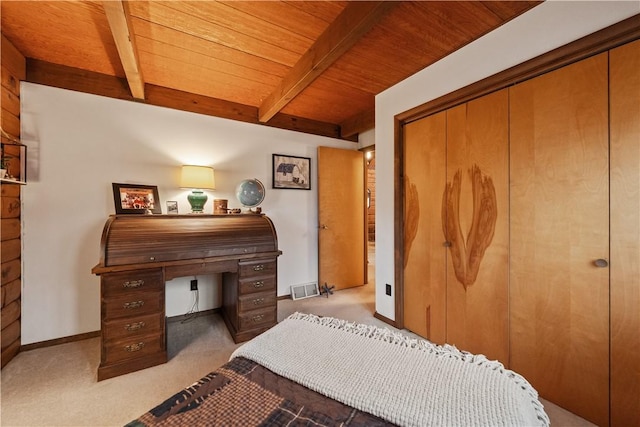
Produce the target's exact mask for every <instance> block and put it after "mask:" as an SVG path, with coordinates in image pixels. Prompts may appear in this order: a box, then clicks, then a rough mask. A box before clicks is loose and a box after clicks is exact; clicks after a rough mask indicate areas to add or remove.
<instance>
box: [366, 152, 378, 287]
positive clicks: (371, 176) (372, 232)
mask: <svg viewBox="0 0 640 427" xmlns="http://www.w3.org/2000/svg"><path fill="white" fill-rule="evenodd" d="M363 151H364V159H365V170H366V191H367V197H366V206H365V212H366V213H367V231H366V233H365V239H366V240H367V241H366V245H367V279H368V280H367V284H368V285H371V287H372V288H373V289H375V261H376V150H375V147H367V148H365V149H364V150H363Z"/></svg>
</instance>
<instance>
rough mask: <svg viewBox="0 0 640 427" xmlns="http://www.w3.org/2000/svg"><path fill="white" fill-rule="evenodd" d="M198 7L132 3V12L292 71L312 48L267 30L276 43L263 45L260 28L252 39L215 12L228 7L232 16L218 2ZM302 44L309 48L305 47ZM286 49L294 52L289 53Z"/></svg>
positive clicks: (307, 44) (170, 3)
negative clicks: (300, 58)
mask: <svg viewBox="0 0 640 427" xmlns="http://www.w3.org/2000/svg"><path fill="white" fill-rule="evenodd" d="M195 5H196V3H193V4H187V2H153V3H149V2H131V3H130V6H131V7H130V11H131V15H132V16H133V17H136V18H140V19H143V20H146V21H150V22H153V23H155V24H158V25H162V26H165V27H170V28H173V29H175V30H178V31H181V32H183V33H186V34H191V35H192V36H195V37H200V38H203V39H205V40H208V41H210V42H214V43H219V44H222V45H224V46H227V47H230V48H233V49H236V50H239V51H241V52H245V53H248V54H251V55H255V56H258V57H260V58H263V59H268V60H270V61H274V62H276V63H279V64H283V65H287V66H289V67H290V66H292V65H293V64H294V63H295V62H296V61H297V59H298V57H299V56H300V54H301V53H302V52H304V51H305V50H306V49H307V48H308V46H310V45H311V40H308V39H307V40H301V39H300V38H299V37H298V38H296V37H294V35H292V37H291V38H292V39H295V42H292V41H287V40H286V39H287V36H285V35H283V32H282V30H281V29H280V30H277V31H274V34H271V35H269V34H267V29H266V28H264V31H265V33H264V36H266V37H271V38H272V40H271V41H269V42H267V41H265V42H263V41H261V40H260V37H257V38H256V35H255V33H254V32H255V31H257V30H259V28H257V27H254V28H252V29H251V28H250V30H251V32H252V33H253V34H252V35H247V34H244V33H242V32H240V31H239V30H238V29H235V28H229V25H233V23H235V21H225V20H224V19H221V17H218V16H216V15H215V12H214V11H213V8H216V9H218V10H220V11H221V10H222V9H221V8H222V7H224V8H226V9H229V10H228V11H227V12H229V11H231V9H230V8H228V7H226V6H224V5H215V4H214V2H197V6H198V9H194V7H195ZM201 8H202V9H201ZM245 16H246V15H245ZM238 24H239V25H242V26H245V27H246V26H247V25H248V24H247V23H246V22H244V23H243V22H238ZM289 34H291V33H289ZM279 41H281V42H282V43H279ZM302 44H304V45H305V46H306V47H303V46H302ZM283 45H286V46H287V47H288V48H290V49H293V50H289V49H288V48H285V47H283Z"/></svg>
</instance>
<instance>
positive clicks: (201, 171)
mask: <svg viewBox="0 0 640 427" xmlns="http://www.w3.org/2000/svg"><path fill="white" fill-rule="evenodd" d="M180 187H182V188H197V189H201V190H215V189H216V180H215V177H214V174H213V168H211V167H208V166H192V165H185V166H182V178H181V180H180Z"/></svg>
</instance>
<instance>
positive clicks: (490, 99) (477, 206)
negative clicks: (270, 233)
mask: <svg viewBox="0 0 640 427" xmlns="http://www.w3.org/2000/svg"><path fill="white" fill-rule="evenodd" d="M508 106H509V94H508V91H507V90H502V91H499V92H495V93H493V94H491V95H486V96H484V97H482V98H478V99H476V100H474V101H471V102H468V103H466V104H463V105H460V106H458V107H455V108H452V109H449V110H447V182H448V183H451V182H453V180H454V177H455V175H456V174H459V175H458V176H459V177H460V178H461V187H460V192H459V199H458V200H448V201H447V203H451V204H454V205H455V204H456V203H459V205H458V206H457V208H458V209H457V212H455V211H454V212H448V214H454V216H455V214H457V217H456V218H455V221H453V218H450V217H449V218H447V223H450V225H452V226H455V228H457V229H458V230H459V233H460V237H461V238H460V239H458V240H460V241H459V242H457V243H456V242H455V241H452V239H451V238H450V237H449V238H447V240H448V241H452V244H451V246H450V247H449V250H448V251H447V272H446V275H447V279H446V281H447V342H448V343H449V344H453V345H455V346H457V347H458V348H460V349H464V350H467V351H470V352H472V353H481V354H484V355H486V356H487V357H488V358H489V359H492V360H493V359H497V360H499V361H500V362H502V363H503V364H505V365H507V364H508V362H509V322H508V320H509V319H508V312H509V302H508V295H509V287H508V280H509V250H508V246H509V174H508V171H509V108H508ZM472 174H473V176H472ZM473 177H475V178H476V179H475V180H474V181H472V179H471V178H473ZM480 180H482V182H480ZM489 184H490V187H488V185H489ZM481 188H484V189H485V190H487V191H489V190H491V193H492V194H482V193H480V191H481ZM440 194H442V189H440ZM489 196H492V197H491V198H490V197H489ZM490 199H491V200H490ZM442 203H443V204H444V203H445V202H444V201H442ZM488 208H490V209H488ZM443 209H444V206H443ZM494 213H497V215H496V216H493V217H492V214H494ZM457 244H461V245H462V246H463V247H462V248H460V250H459V251H456V249H457V248H456V245H457ZM456 252H459V253H461V254H462V255H464V259H462V260H456V258H455V255H456ZM456 261H461V262H462V263H463V264H464V265H465V266H466V268H465V269H464V273H466V275H465V278H466V280H470V279H471V278H472V277H471V275H474V277H473V279H474V280H473V281H472V282H470V283H463V282H461V281H460V279H459V277H460V276H461V274H460V272H458V271H457V270H458V269H462V268H461V267H462V266H460V267H459V266H458V263H457V262H456Z"/></svg>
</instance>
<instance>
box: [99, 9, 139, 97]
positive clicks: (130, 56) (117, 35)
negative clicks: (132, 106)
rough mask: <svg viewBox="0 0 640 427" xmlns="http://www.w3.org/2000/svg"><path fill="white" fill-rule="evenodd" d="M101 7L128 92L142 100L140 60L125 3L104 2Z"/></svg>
mask: <svg viewBox="0 0 640 427" xmlns="http://www.w3.org/2000/svg"><path fill="white" fill-rule="evenodd" d="M102 5H103V7H104V12H105V14H106V15H107V20H108V21H109V27H110V28H111V34H112V35H113V39H114V41H115V42H116V47H117V49H118V54H119V55H120V61H121V62H122V67H123V68H124V73H125V75H126V76H127V82H128V83H129V90H131V94H132V95H133V97H134V98H135V99H139V100H143V99H144V78H143V77H142V70H141V69H140V60H139V59H138V50H137V48H136V43H135V37H134V34H133V27H132V25H131V18H130V14H129V6H128V5H127V1H123V0H105V1H103V2H102Z"/></svg>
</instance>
